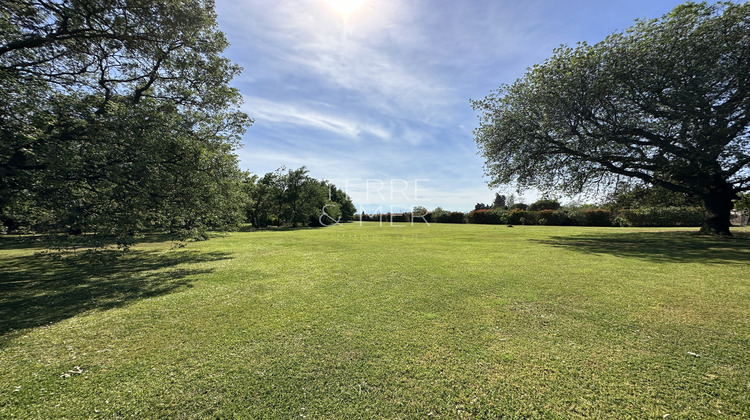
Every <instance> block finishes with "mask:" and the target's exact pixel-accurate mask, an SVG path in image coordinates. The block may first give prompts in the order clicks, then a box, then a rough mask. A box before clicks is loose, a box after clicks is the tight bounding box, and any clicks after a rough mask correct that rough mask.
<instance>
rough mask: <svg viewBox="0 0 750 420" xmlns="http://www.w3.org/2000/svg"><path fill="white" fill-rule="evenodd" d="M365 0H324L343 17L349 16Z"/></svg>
mask: <svg viewBox="0 0 750 420" xmlns="http://www.w3.org/2000/svg"><path fill="white" fill-rule="evenodd" d="M365 1H366V0H326V3H328V4H329V5H331V7H333V8H334V9H336V11H337V12H339V14H340V15H341V16H343V17H347V16H349V15H350V14H351V13H352V12H354V11H355V10H357V8H358V7H359V6H361V5H362V3H364V2H365Z"/></svg>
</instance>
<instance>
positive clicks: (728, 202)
mask: <svg viewBox="0 0 750 420" xmlns="http://www.w3.org/2000/svg"><path fill="white" fill-rule="evenodd" d="M702 198H703V207H704V208H705V209H706V220H705V221H704V222H703V227H702V228H701V233H704V234H708V235H726V236H731V235H732V234H731V233H730V232H729V226H730V223H729V218H730V216H731V212H732V207H733V204H732V199H734V198H735V193H734V191H733V190H732V188H731V187H729V188H722V189H719V190H712V191H710V192H709V193H708V194H706V195H704V196H703V197H702Z"/></svg>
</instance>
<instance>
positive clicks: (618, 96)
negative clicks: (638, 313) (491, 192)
mask: <svg viewBox="0 0 750 420" xmlns="http://www.w3.org/2000/svg"><path fill="white" fill-rule="evenodd" d="M749 88H750V3H742V4H734V3H730V2H721V3H717V4H715V5H711V6H709V5H706V4H705V3H701V4H695V3H690V2H688V3H685V4H683V5H681V6H678V7H677V8H675V9H674V10H673V11H672V12H670V13H669V14H667V15H665V16H664V17H662V18H660V19H654V20H647V21H638V22H636V24H635V25H634V26H633V27H631V28H630V29H628V30H627V31H625V32H624V33H616V34H613V35H610V36H609V37H607V38H606V39H605V40H604V41H602V42H600V43H598V44H595V45H588V44H586V43H581V44H579V45H578V46H576V47H575V48H571V47H561V48H558V49H557V50H555V53H554V55H553V56H552V57H551V58H550V59H548V60H546V61H545V62H544V63H542V64H538V65H535V66H534V67H532V68H531V69H530V70H529V71H528V72H527V73H526V75H525V76H524V77H523V78H521V79H519V80H517V81H516V82H515V83H513V84H512V85H505V86H503V87H501V88H500V89H499V90H498V91H496V92H493V93H491V94H490V95H489V96H487V97H486V98H484V99H483V100H478V101H474V102H473V105H474V108H475V109H476V110H479V111H481V113H482V114H481V117H480V125H479V127H478V128H477V129H476V131H475V137H476V141H477V143H478V146H479V148H480V150H481V152H482V153H483V155H484V157H485V159H486V171H487V173H488V175H489V176H491V177H492V180H493V181H492V184H493V185H497V184H506V183H516V184H517V185H518V186H519V187H520V188H524V187H529V186H536V187H540V188H542V189H545V190H552V189H556V190H560V191H562V192H565V193H578V192H581V191H584V190H586V189H590V188H605V189H606V188H607V186H612V185H615V184H616V183H617V182H618V181H620V180H621V179H635V180H638V181H640V182H643V183H646V184H650V185H657V186H659V187H662V188H665V189H668V190H671V191H677V192H681V193H685V194H688V195H690V196H693V197H697V198H699V199H701V200H702V201H703V203H704V206H705V209H706V224H705V225H704V230H705V231H708V232H712V233H722V234H728V233H729V211H730V209H731V200H732V199H733V198H735V196H736V194H737V193H738V192H742V191H747V190H750V129H749V123H750V97H749V96H748V89H749Z"/></svg>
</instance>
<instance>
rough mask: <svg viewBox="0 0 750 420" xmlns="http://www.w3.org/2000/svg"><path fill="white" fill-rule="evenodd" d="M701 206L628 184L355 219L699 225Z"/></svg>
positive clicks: (744, 198)
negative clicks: (582, 196)
mask: <svg viewBox="0 0 750 420" xmlns="http://www.w3.org/2000/svg"><path fill="white" fill-rule="evenodd" d="M734 207H735V209H737V210H745V211H750V195H747V194H740V198H739V199H737V200H735V202H734ZM704 216H705V214H704V209H703V208H702V206H701V203H700V201H698V200H697V199H695V198H693V197H691V196H690V195H688V194H682V193H677V192H674V191H670V190H667V189H664V188H661V187H659V186H646V185H628V186H625V187H624V188H621V189H620V191H619V192H616V193H614V194H612V195H610V196H609V197H608V198H607V199H606V201H605V202H604V203H603V204H600V205H594V204H569V205H565V206H563V205H561V204H560V202H558V201H557V200H555V199H549V198H543V199H540V200H537V201H535V202H534V203H532V204H525V203H521V202H518V203H517V202H515V197H513V196H512V195H510V196H505V195H501V194H496V195H495V200H494V201H493V204H491V205H487V204H484V203H477V204H476V205H475V206H474V210H472V211H470V212H467V213H463V212H456V211H454V212H449V211H445V210H443V209H442V208H440V207H437V208H435V209H434V210H432V211H427V210H426V209H425V208H424V207H416V208H415V209H414V211H413V212H411V213H409V212H407V213H393V214H392V213H385V214H361V215H359V216H358V218H357V220H362V221H375V222H383V223H391V222H394V223H399V222H400V223H424V222H427V223H476V224H511V225H556V226H633V227H646V226H690V227H698V226H702V224H703V222H704Z"/></svg>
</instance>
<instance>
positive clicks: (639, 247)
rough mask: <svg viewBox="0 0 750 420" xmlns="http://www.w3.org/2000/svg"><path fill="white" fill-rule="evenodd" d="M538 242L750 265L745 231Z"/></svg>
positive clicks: (662, 258)
mask: <svg viewBox="0 0 750 420" xmlns="http://www.w3.org/2000/svg"><path fill="white" fill-rule="evenodd" d="M534 242H538V243H542V244H545V245H551V246H553V247H557V248H564V249H568V250H572V251H577V252H582V253H585V254H609V255H614V256H617V257H624V258H638V259H642V260H647V261H651V262H656V263H702V264H750V235H748V234H746V233H744V232H743V233H738V234H736V235H735V236H733V237H729V238H726V237H715V236H707V235H700V234H698V233H695V232H684V231H683V232H670V231H656V232H612V233H597V234H596V235H572V236H553V237H551V238H550V239H546V240H534Z"/></svg>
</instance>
